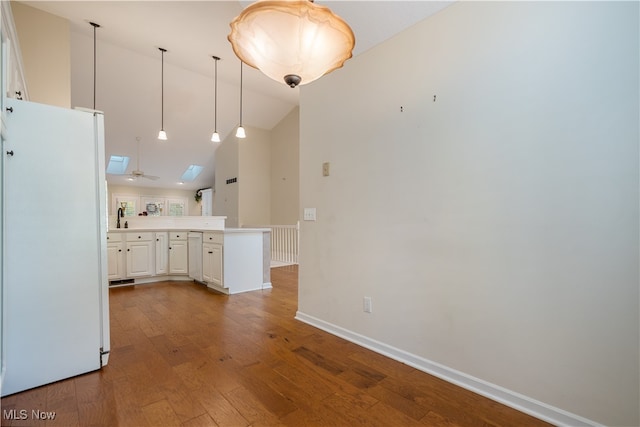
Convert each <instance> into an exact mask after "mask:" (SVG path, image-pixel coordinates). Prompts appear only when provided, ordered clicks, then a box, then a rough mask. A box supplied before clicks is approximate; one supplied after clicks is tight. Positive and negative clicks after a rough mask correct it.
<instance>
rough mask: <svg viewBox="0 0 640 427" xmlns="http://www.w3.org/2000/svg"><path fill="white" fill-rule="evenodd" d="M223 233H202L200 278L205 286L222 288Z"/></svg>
mask: <svg viewBox="0 0 640 427" xmlns="http://www.w3.org/2000/svg"><path fill="white" fill-rule="evenodd" d="M223 243H224V234H223V233H204V234H203V243H202V279H203V280H204V281H205V283H207V286H208V287H210V288H213V289H218V290H223V289H224V288H225V286H224V271H223V266H224V263H223V261H224V248H223Z"/></svg>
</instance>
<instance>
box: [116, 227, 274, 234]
mask: <svg viewBox="0 0 640 427" xmlns="http://www.w3.org/2000/svg"><path fill="white" fill-rule="evenodd" d="M165 231H185V232H189V231H195V232H201V233H268V232H271V229H270V228H225V229H224V230H203V229H197V228H110V229H109V230H108V232H109V233H126V232H132V233H136V232H140V233H143V232H165Z"/></svg>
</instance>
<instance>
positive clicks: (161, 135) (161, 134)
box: [158, 129, 167, 141]
mask: <svg viewBox="0 0 640 427" xmlns="http://www.w3.org/2000/svg"><path fill="white" fill-rule="evenodd" d="M158 139H161V140H163V141H166V140H167V133H166V132H165V131H164V129H160V132H158Z"/></svg>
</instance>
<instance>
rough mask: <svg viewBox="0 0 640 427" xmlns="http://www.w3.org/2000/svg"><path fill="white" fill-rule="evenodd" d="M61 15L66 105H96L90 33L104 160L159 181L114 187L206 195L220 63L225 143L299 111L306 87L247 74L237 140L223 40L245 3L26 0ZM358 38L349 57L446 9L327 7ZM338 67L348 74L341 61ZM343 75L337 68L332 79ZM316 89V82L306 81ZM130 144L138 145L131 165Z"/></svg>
mask: <svg viewBox="0 0 640 427" xmlns="http://www.w3.org/2000/svg"><path fill="white" fill-rule="evenodd" d="M22 3H24V4H26V5H28V6H31V7H34V8H37V9H40V10H43V11H45V12H48V13H52V14H54V15H57V16H60V17H63V18H65V19H67V20H69V22H70V30H71V103H72V107H91V106H92V105H93V27H92V26H91V25H90V24H89V22H95V23H98V24H99V25H100V26H101V27H100V28H98V29H97V30H96V109H98V110H101V111H104V113H105V146H106V159H107V160H108V159H110V157H111V156H126V157H129V158H130V159H131V161H130V162H129V164H128V168H127V171H126V173H127V174H129V173H131V172H132V171H133V169H135V165H136V159H137V160H138V162H139V165H140V166H139V167H140V170H141V171H144V173H145V174H148V175H154V176H158V177H159V179H158V180H155V181H151V180H144V182H141V181H140V180H138V181H128V180H127V179H126V178H127V175H122V176H117V175H108V176H107V180H108V182H109V184H110V185H130V186H146V187H159V188H176V187H177V186H178V185H179V184H178V183H179V182H183V184H182V185H181V187H180V188H182V189H198V188H204V187H210V186H211V185H212V184H213V181H214V157H215V150H216V148H217V144H216V143H212V142H211V133H212V132H213V130H214V66H215V61H214V59H213V58H212V56H214V55H215V56H218V57H220V58H221V60H220V61H219V62H218V108H217V128H218V132H219V133H220V136H221V138H222V140H223V141H225V139H228V138H231V139H233V140H234V142H236V143H240V144H250V143H251V128H252V127H253V128H259V129H266V130H270V129H272V128H273V127H274V126H276V125H277V124H278V123H279V122H280V120H282V119H283V118H284V117H285V116H286V115H287V114H288V113H289V112H290V111H291V110H292V109H293V108H295V107H296V106H297V105H298V98H299V93H300V90H304V87H302V88H299V87H298V88H295V89H292V88H289V87H288V86H286V85H285V84H284V83H279V82H276V81H273V80H271V79H269V78H268V77H266V76H264V75H263V74H262V73H261V72H260V71H258V70H255V69H253V68H251V67H248V66H244V69H243V117H242V122H243V125H244V126H245V127H246V128H247V138H246V139H245V140H241V141H238V140H236V139H235V136H234V133H235V127H236V126H237V125H238V122H239V109H240V105H239V96H240V92H239V84H240V61H239V60H238V59H237V58H236V57H235V55H234V54H233V51H232V49H231V45H230V43H229V42H228V40H227V35H228V34H229V30H230V27H229V22H231V20H232V19H233V18H234V17H235V16H237V15H238V14H239V13H240V12H241V11H242V9H243V8H244V7H246V6H247V5H249V4H250V3H251V2H245V1H242V2H241V1H51V2H43V1H25V2H22ZM317 3H320V4H323V5H325V6H329V7H330V8H331V9H332V10H333V11H334V12H335V13H336V14H338V15H339V16H341V17H342V18H343V19H344V20H345V21H346V22H347V23H349V25H350V26H351V28H352V29H353V31H354V34H355V37H356V47H355V49H354V56H356V55H360V54H363V53H364V52H366V51H367V50H368V49H370V48H371V47H373V46H375V45H376V44H378V43H380V42H382V41H384V40H386V39H388V38H390V37H392V36H393V35H395V34H397V33H398V32H400V31H402V30H404V29H406V28H408V27H409V26H411V25H413V24H415V23H416V22H418V21H420V20H422V19H424V18H426V17H428V16H430V15H432V14H434V13H436V12H438V11H440V10H441V9H443V8H445V7H446V6H448V5H449V4H451V2H433V1H328V2H317ZM158 48H164V49H166V50H167V51H166V53H165V54H164V70H163V72H164V128H165V131H166V132H167V135H168V139H167V141H160V140H158V139H157V135H158V131H159V130H160V126H161V114H162V111H161V90H162V87H161V86H162V83H161V54H160V51H159V49H158ZM344 67H349V61H347V62H346V63H345V65H344ZM334 72H336V73H339V72H340V69H338V70H336V71H334ZM311 84H313V83H311ZM136 137H140V147H139V148H140V158H139V159H138V158H137V155H138V154H137V143H136ZM190 165H199V166H202V168H203V169H202V172H201V173H200V174H199V175H198V176H197V177H195V178H194V179H193V180H192V181H185V180H183V179H182V174H183V173H184V172H185V170H186V169H187V168H188V167H189V166H190Z"/></svg>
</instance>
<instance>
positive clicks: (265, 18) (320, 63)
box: [227, 0, 355, 88]
mask: <svg viewBox="0 0 640 427" xmlns="http://www.w3.org/2000/svg"><path fill="white" fill-rule="evenodd" d="M230 26H231V33H230V34H229V36H228V37H227V38H228V39H229V41H230V42H231V46H232V47H233V51H234V52H235V54H236V56H238V58H240V60H241V61H243V62H245V63H247V64H248V65H250V66H252V67H254V68H257V69H258V70H260V71H262V72H263V73H264V74H266V75H267V76H268V77H270V78H272V79H273V80H276V81H279V82H281V81H284V82H285V83H286V84H287V85H289V86H290V87H292V88H293V87H296V86H297V85H299V84H300V85H304V84H307V83H311V82H312V81H314V80H317V79H319V78H320V77H322V76H323V75H325V74H327V73H330V72H331V71H333V70H335V69H336V68H340V67H342V65H343V64H344V62H345V61H346V60H347V59H349V58H351V56H352V50H353V48H354V46H355V36H354V35H353V31H352V30H351V28H350V27H349V25H348V24H347V23H346V22H345V21H344V20H343V19H342V18H340V17H339V16H337V15H335V14H334V13H333V12H332V11H331V9H329V8H328V7H325V6H318V5H316V4H314V3H313V0H259V1H256V2H255V3H253V4H251V5H249V6H247V8H246V9H244V10H243V11H242V12H241V13H240V15H238V16H237V17H236V18H235V19H234V20H233V21H231V24H230Z"/></svg>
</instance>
